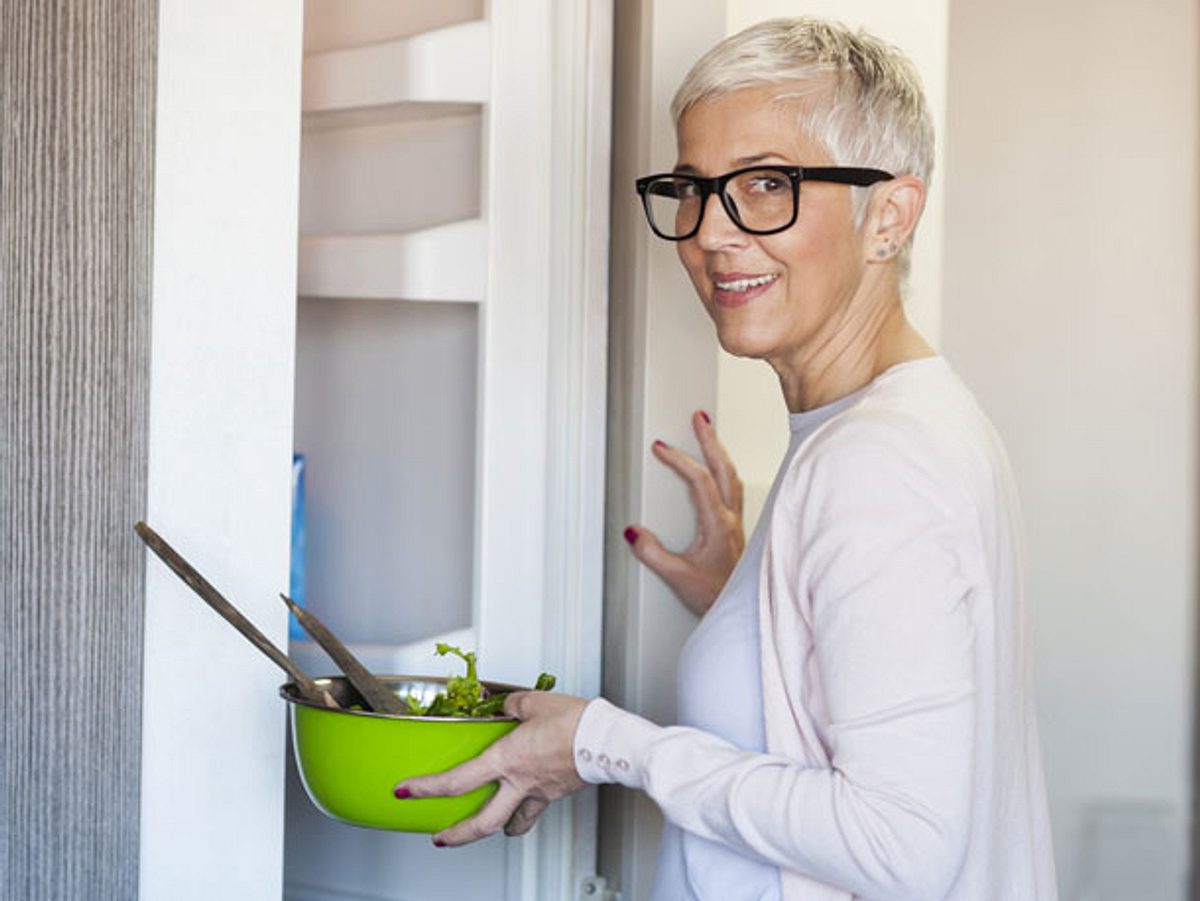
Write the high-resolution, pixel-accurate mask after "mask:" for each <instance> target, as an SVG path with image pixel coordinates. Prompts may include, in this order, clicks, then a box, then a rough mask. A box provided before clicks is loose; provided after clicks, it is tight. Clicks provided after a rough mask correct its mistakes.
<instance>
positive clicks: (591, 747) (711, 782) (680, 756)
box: [575, 424, 981, 901]
mask: <svg viewBox="0 0 1200 901" xmlns="http://www.w3.org/2000/svg"><path fill="white" fill-rule="evenodd" d="M893 425H894V424H893ZM924 443H925V442H924V441H923V440H922V438H921V436H919V435H918V436H913V435H910V434H908V433H907V431H906V430H905V429H904V428H899V429H897V428H894V427H885V428H883V429H879V428H876V427H874V425H871V426H869V427H868V428H867V429H866V430H863V429H860V428H857V427H854V426H851V427H850V428H847V429H839V430H837V431H835V432H834V433H833V434H832V435H831V436H829V437H827V438H826V440H824V441H823V442H822V444H821V445H820V446H819V447H818V448H817V449H815V450H814V452H813V453H811V454H808V455H806V456H805V457H804V458H803V459H802V460H801V459H798V460H797V463H798V464H799V465H796V466H793V468H792V470H791V471H789V473H788V476H787V477H786V478H785V481H784V482H783V484H782V486H781V490H780V497H779V500H778V501H777V504H776V510H775V514H774V515H773V517H772V525H771V527H772V534H771V538H770V540H769V542H768V547H767V550H766V554H765V557H764V567H763V579H764V583H765V585H764V590H765V591H766V594H767V597H768V599H769V600H768V608H767V609H768V612H767V613H766V614H765V615H766V616H767V617H768V618H770V619H771V621H772V623H774V622H775V621H776V619H775V617H774V613H775V612H776V611H778V612H779V613H780V616H779V617H778V622H779V623H784V624H786V623H795V624H798V625H797V629H796V631H803V632H804V633H805V637H804V638H802V637H801V636H799V635H787V634H780V633H779V632H778V631H773V632H771V634H770V642H768V643H767V644H768V645H769V646H768V647H767V649H766V650H765V652H764V680H766V681H767V682H769V681H770V680H771V678H772V677H773V675H777V676H778V678H779V680H780V682H782V686H777V687H775V688H774V689H771V686H770V685H768V684H765V685H764V703H765V705H766V713H767V716H768V723H767V726H768V735H770V734H771V733H772V730H773V729H774V730H776V731H778V730H780V729H782V730H784V731H785V732H786V731H788V730H793V729H795V728H798V727H795V726H794V724H793V723H791V722H789V723H786V724H780V723H778V722H776V723H772V722H770V717H772V716H776V717H779V718H787V717H792V718H795V717H799V716H806V717H812V718H813V719H815V720H819V721H820V728H819V729H817V730H816V734H817V735H818V740H819V742H820V744H821V746H822V747H821V750H822V754H821V755H818V756H823V758H824V762H823V763H822V764H819V765H818V764H814V763H813V762H812V757H813V755H806V756H805V759H799V755H798V756H797V757H796V758H793V757H789V756H782V755H780V754H763V753H757V752H747V751H742V750H739V749H737V748H735V747H733V746H732V745H730V744H728V743H727V742H724V741H723V740H721V739H719V738H716V737H715V736H711V735H707V734H705V733H702V732H699V731H697V730H694V729H688V728H682V727H671V728H661V727H658V726H655V725H654V724H652V723H649V722H647V721H646V720H643V719H641V718H640V717H637V716H634V715H633V714H630V713H627V712H625V711H622V710H619V709H617V708H616V707H614V706H613V705H611V704H608V703H607V702H606V701H603V700H597V701H594V702H592V703H591V704H590V705H589V706H588V708H587V710H586V711H585V713H584V716H583V718H582V720H581V722H580V726H579V729H578V731H577V733H576V739H575V754H576V763H577V766H578V768H579V771H580V774H581V776H582V777H583V778H584V779H585V780H587V781H590V782H618V783H621V784H624V785H627V786H630V787H632V788H639V789H642V790H644V791H646V792H647V793H648V794H649V795H650V796H651V797H652V798H653V799H654V800H655V801H656V802H657V803H658V804H659V806H660V807H661V808H662V810H663V812H664V814H665V815H666V816H667V817H668V818H669V819H671V820H672V821H674V822H675V823H676V824H678V825H679V826H680V827H681V828H683V829H686V830H689V831H691V832H694V833H696V834H698V835H701V836H703V837H705V838H708V839H711V840H715V841H719V842H722V843H724V844H727V845H729V846H731V847H733V848H735V849H736V850H738V851H739V852H740V853H743V854H746V855H748V856H752V857H755V858H758V859H761V860H764V861H768V862H770V863H773V864H776V865H778V866H779V867H781V868H783V869H785V870H791V871H794V872H797V873H799V874H801V875H803V876H804V877H806V878H809V879H814V880H816V881H818V882H822V883H825V884H828V885H831V886H835V887H837V888H840V889H843V890H845V891H849V892H852V893H853V894H854V895H856V896H859V897H862V898H868V899H922V901H926V899H936V898H941V897H943V896H944V895H945V894H946V892H947V891H948V890H949V888H950V886H951V884H952V883H953V880H954V877H955V875H956V873H957V871H958V869H959V867H960V866H961V863H962V860H963V857H964V855H965V850H966V844H967V837H968V834H969V831H970V823H969V820H970V808H971V792H972V785H973V782H974V779H975V776H976V774H975V773H974V772H973V765H974V764H973V761H974V741H975V708H974V704H975V684H974V679H975V675H974V647H975V641H976V634H975V629H976V627H975V616H974V598H975V596H976V594H977V592H978V591H979V590H980V585H979V582H980V575H979V574H980V571H981V567H980V565H979V564H978V561H979V559H980V552H979V548H978V544H979V540H978V537H977V528H975V527H974V525H973V523H974V519H973V517H972V516H971V515H969V513H968V509H969V505H966V504H964V503H963V502H962V498H963V495H962V492H961V491H959V490H958V488H957V487H956V482H955V480H954V474H953V471H952V467H951V468H949V469H948V468H947V465H946V461H945V460H943V459H937V458H935V457H930V455H929V454H928V453H927V452H926V450H925V448H924ZM772 605H774V606H772ZM764 628H768V626H767V625H765V624H764ZM772 643H773V644H772ZM771 647H777V648H778V649H779V652H778V653H777V654H776V653H773V652H772V650H771ZM781 666H787V667H790V669H789V670H788V671H782V672H775V669H773V668H778V667H781ZM797 686H801V687H800V688H797ZM772 698H775V699H778V698H783V700H781V701H778V700H777V702H776V703H775V704H774V706H772V704H771V703H770V702H771V700H772ZM805 699H815V700H813V701H811V702H810V706H820V707H821V708H822V709H821V710H816V711H814V710H807V711H800V710H799V709H798V708H800V707H802V706H804V705H805ZM731 701H732V699H727V698H722V699H714V702H716V703H730V702H731ZM772 746H774V745H772Z"/></svg>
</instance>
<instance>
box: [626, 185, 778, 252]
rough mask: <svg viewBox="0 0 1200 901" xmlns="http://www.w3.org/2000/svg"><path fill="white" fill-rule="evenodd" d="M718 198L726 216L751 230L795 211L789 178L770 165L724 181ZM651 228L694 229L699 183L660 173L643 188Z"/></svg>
mask: <svg viewBox="0 0 1200 901" xmlns="http://www.w3.org/2000/svg"><path fill="white" fill-rule="evenodd" d="M722 201H723V203H724V205H725V210H726V212H727V213H728V214H729V216H730V218H732V219H733V220H734V222H736V223H737V224H738V225H740V226H742V227H743V228H746V229H748V230H751V231H771V230H773V229H779V228H783V227H785V226H786V225H788V223H789V222H790V221H791V220H792V218H793V217H794V216H795V214H796V209H795V205H796V193H795V192H794V191H793V190H792V183H791V180H790V179H789V178H788V177H787V175H786V174H785V173H783V172H780V171H778V170H774V169H749V170H747V171H745V172H740V173H738V174H737V175H735V176H734V177H733V178H731V179H729V181H727V182H726V183H725V190H724V196H723V197H722ZM646 209H647V211H648V212H649V214H650V220H651V223H652V224H653V226H654V228H655V229H656V230H657V231H659V232H661V233H663V234H664V235H667V236H669V237H673V238H675V237H679V236H681V235H687V234H689V233H691V232H692V231H694V230H695V228H696V226H697V225H698V224H699V222H700V217H701V216H702V215H703V212H704V203H703V201H702V199H701V191H700V189H699V186H698V185H697V184H696V182H694V181H693V180H692V179H690V178H688V177H687V176H683V175H671V176H663V177H662V178H658V179H655V180H654V181H653V182H651V183H650V185H649V186H648V188H647V190H646Z"/></svg>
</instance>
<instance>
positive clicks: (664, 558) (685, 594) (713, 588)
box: [625, 526, 736, 616]
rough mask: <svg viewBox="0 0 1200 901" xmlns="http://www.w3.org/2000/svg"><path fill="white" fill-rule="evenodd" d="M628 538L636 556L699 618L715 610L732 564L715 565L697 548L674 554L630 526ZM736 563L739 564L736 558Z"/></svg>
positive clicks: (646, 532)
mask: <svg viewBox="0 0 1200 901" xmlns="http://www.w3.org/2000/svg"><path fill="white" fill-rule="evenodd" d="M625 537H626V538H627V539H630V538H632V540H630V545H631V546H632V548H633V555H634V556H635V557H637V559H638V560H640V561H641V562H642V563H644V564H645V565H646V566H648V567H649V568H650V570H651V571H652V572H653V573H654V574H655V575H657V576H658V577H659V578H660V579H662V580H663V581H664V582H666V583H667V586H668V587H669V588H670V589H671V590H672V591H673V592H675V595H676V596H677V597H678V598H679V599H680V600H681V601H683V603H684V605H685V606H687V608H688V609H689V610H691V611H692V612H693V613H695V614H696V615H697V616H703V615H704V613H705V611H707V610H708V608H709V607H711V606H712V603H713V601H715V600H716V599H717V595H718V594H720V593H721V587H722V586H723V585H724V584H725V580H726V579H727V578H728V577H729V573H730V572H731V571H732V569H733V564H732V563H729V564H728V565H726V563H725V562H723V561H718V562H715V563H714V562H713V561H710V560H708V559H707V558H706V557H705V556H702V555H701V554H699V553H698V552H697V551H696V550H695V549H694V548H693V549H689V550H688V551H687V552H686V553H683V554H675V553H672V552H671V551H668V550H667V549H666V548H665V547H663V546H662V543H661V542H660V541H659V540H658V536H656V535H655V534H654V533H653V532H651V531H650V530H649V529H647V528H645V527H643V526H630V527H629V528H628V529H626V530H625ZM733 562H734V563H736V558H735V559H734V561H733Z"/></svg>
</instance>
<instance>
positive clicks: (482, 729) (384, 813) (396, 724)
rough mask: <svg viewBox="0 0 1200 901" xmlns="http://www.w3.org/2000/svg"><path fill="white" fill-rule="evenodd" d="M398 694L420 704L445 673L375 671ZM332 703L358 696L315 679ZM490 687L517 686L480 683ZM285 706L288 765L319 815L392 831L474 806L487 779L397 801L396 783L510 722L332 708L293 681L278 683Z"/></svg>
mask: <svg viewBox="0 0 1200 901" xmlns="http://www.w3.org/2000/svg"><path fill="white" fill-rule="evenodd" d="M379 678H380V680H381V681H382V682H384V684H386V685H387V686H388V687H389V688H391V689H392V690H393V691H394V692H396V694H397V695H399V696H402V697H403V696H407V695H409V694H413V695H416V696H417V697H418V699H420V700H421V701H422V703H427V702H428V701H429V700H432V698H433V695H434V694H436V693H437V692H439V691H443V690H444V689H445V686H446V680H445V679H441V678H434V677H427V676H381V677H379ZM315 681H316V682H317V684H318V685H320V686H321V687H322V688H325V689H327V690H328V691H329V693H330V694H331V695H332V696H333V698H334V700H336V701H337V702H338V703H339V704H340V705H343V706H344V707H350V706H354V705H358V704H361V702H362V698H361V696H359V694H358V692H357V691H355V690H354V688H353V686H351V685H350V683H349V681H348V680H346V678H345V677H343V676H333V677H327V678H320V679H316V680H315ZM484 686H485V688H487V689H488V690H489V691H491V692H501V691H521V690H523V689H521V688H520V687H519V686H513V685H505V684H501V683H494V682H485V683H484ZM279 693H280V695H281V696H282V697H283V698H284V699H285V700H286V701H288V705H289V708H290V713H291V725H292V747H293V750H294V752H295V756H296V766H297V769H298V770H299V772H300V778H301V781H302V782H303V784H304V789H305V791H306V792H307V793H308V796H309V798H310V799H311V800H312V802H313V803H314V804H315V805H316V806H317V808H318V809H319V810H321V811H322V812H323V813H325V814H326V815H327V816H330V817H333V818H334V819H337V820H341V821H342V822H346V823H351V824H353V825H356V826H364V827H367V828H372V829H388V830H393V831H400V832H438V831H440V830H442V829H445V828H446V827H448V826H451V825H453V824H454V823H457V822H459V821H460V820H463V819H466V818H467V817H469V816H471V815H473V814H474V813H476V812H477V811H478V810H479V809H480V808H482V807H483V805H484V804H485V803H487V800H488V799H489V798H490V797H491V796H492V795H493V794H494V793H495V791H496V785H495V784H494V783H492V784H489V785H485V786H483V787H482V788H479V789H476V790H475V791H473V792H469V793H467V794H465V795H461V796H459V797H455V798H421V799H408V800H397V799H396V798H395V797H393V795H392V789H393V788H394V787H395V785H396V783H397V782H399V781H401V780H402V779H407V778H409V777H411V776H422V775H428V774H430V773H439V772H443V771H445V770H448V769H451V768H453V767H455V766H457V765H458V764H460V763H463V762H464V761H466V760H469V759H471V758H472V757H476V756H478V755H479V754H481V753H482V752H483V751H484V750H485V749H486V748H487V747H488V746H489V745H490V744H492V742H494V741H496V740H497V739H499V738H501V737H502V736H504V735H506V734H507V733H509V732H511V731H512V730H513V729H515V728H516V727H517V721H516V720H515V719H513V718H512V717H489V718H487V719H466V718H458V717H423V716H396V715H391V714H379V713H373V712H370V711H366V710H350V709H340V710H334V709H330V708H327V707H322V706H321V705H319V704H313V703H310V702H307V701H304V700H303V699H301V698H300V697H299V696H298V695H297V694H296V687H295V685H294V684H293V683H290V682H289V683H287V684H286V685H283V686H282V687H281V688H280V689H279Z"/></svg>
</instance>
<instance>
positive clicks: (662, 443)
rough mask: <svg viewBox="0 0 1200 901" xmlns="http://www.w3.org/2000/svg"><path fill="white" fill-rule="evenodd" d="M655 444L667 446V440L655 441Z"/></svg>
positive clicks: (656, 445)
mask: <svg viewBox="0 0 1200 901" xmlns="http://www.w3.org/2000/svg"><path fill="white" fill-rule="evenodd" d="M654 446H655V447H666V446H667V442H665V441H655V442H654Z"/></svg>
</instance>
